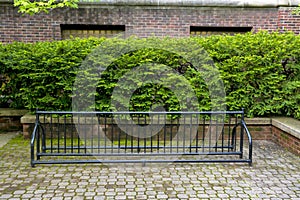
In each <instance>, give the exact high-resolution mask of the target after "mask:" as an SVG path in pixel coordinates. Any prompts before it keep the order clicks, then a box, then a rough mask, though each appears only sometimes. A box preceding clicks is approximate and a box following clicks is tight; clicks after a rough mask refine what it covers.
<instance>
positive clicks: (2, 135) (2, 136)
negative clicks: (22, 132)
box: [0, 132, 18, 148]
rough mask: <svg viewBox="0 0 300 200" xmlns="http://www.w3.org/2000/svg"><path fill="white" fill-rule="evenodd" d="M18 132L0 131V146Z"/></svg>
mask: <svg viewBox="0 0 300 200" xmlns="http://www.w3.org/2000/svg"><path fill="white" fill-rule="evenodd" d="M17 135H18V133H16V132H8V133H0V148H1V147H3V146H4V145H6V144H7V143H8V142H9V141H10V140H11V139H12V138H14V137H16V136H17Z"/></svg>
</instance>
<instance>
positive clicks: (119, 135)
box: [111, 123, 122, 153]
mask: <svg viewBox="0 0 300 200" xmlns="http://www.w3.org/2000/svg"><path fill="white" fill-rule="evenodd" d="M111 126H112V127H114V124H113V123H111ZM121 134H122V131H121V129H120V128H119V131H118V137H119V138H118V146H119V148H118V153H120V148H121Z"/></svg>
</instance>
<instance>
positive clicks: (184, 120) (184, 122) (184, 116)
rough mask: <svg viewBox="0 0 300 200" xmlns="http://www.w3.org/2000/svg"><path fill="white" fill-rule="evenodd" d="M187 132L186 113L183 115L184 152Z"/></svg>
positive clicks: (183, 150)
mask: <svg viewBox="0 0 300 200" xmlns="http://www.w3.org/2000/svg"><path fill="white" fill-rule="evenodd" d="M185 133H186V115H185V114H184V115H183V144H182V148H183V149H182V152H183V153H185Z"/></svg>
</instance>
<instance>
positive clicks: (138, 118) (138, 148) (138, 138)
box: [133, 114, 141, 153]
mask: <svg viewBox="0 0 300 200" xmlns="http://www.w3.org/2000/svg"><path fill="white" fill-rule="evenodd" d="M140 117H141V116H140V115H139V114H138V116H137V123H138V124H137V126H140V125H141V124H140ZM133 126H134V125H133ZM137 140H138V141H137V152H138V153H139V152H140V131H138V137H137Z"/></svg>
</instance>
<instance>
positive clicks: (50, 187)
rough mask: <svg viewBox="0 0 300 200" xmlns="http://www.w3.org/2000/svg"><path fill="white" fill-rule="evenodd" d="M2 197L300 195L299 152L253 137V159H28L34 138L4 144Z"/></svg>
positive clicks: (0, 163)
mask: <svg viewBox="0 0 300 200" xmlns="http://www.w3.org/2000/svg"><path fill="white" fill-rule="evenodd" d="M0 159H1V160H0V169H1V171H0V199H300V157H299V156H295V155H294V154H292V153H290V152H287V151H285V150H284V149H281V148H279V147H278V146H277V145H275V144H274V143H271V142H267V141H259V142H258V141H255V142H254V163H253V166H252V167H249V166H248V165H247V164H220V163H217V164H207V163H201V164H170V165H167V166H165V167H163V168H162V167H156V166H153V165H151V166H150V165H149V166H148V165H146V166H142V165H135V167H133V166H127V167H124V166H109V167H107V166H103V165H101V164H94V165H93V164H90V165H38V166H37V167H35V168H31V166H30V163H29V140H25V141H24V140H23V139H21V138H20V137H17V138H15V139H12V140H11V141H10V142H9V143H8V144H7V145H5V146H4V147H2V148H0Z"/></svg>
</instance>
